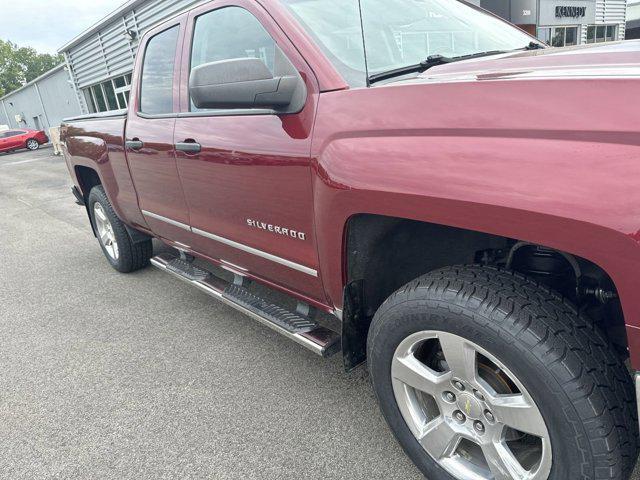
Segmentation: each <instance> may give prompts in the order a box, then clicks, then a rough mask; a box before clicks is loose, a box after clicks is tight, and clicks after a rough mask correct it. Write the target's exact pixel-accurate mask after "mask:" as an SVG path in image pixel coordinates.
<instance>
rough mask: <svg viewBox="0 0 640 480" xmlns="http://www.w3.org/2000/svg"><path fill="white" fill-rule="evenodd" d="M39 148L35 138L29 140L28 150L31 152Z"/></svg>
mask: <svg viewBox="0 0 640 480" xmlns="http://www.w3.org/2000/svg"><path fill="white" fill-rule="evenodd" d="M39 146H40V144H39V143H38V141H37V140H34V139H33V138H32V139H30V140H27V148H28V149H29V150H37V149H38V147H39Z"/></svg>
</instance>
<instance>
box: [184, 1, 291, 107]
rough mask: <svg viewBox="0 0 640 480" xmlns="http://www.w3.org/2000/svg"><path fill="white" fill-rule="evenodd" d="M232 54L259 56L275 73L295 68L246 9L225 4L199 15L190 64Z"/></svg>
mask: <svg viewBox="0 0 640 480" xmlns="http://www.w3.org/2000/svg"><path fill="white" fill-rule="evenodd" d="M235 58H259V59H261V60H262V61H263V62H264V63H265V65H266V66H267V68H269V70H270V71H271V73H272V74H273V75H274V76H284V75H292V74H295V72H296V70H295V68H294V67H293V65H292V64H291V62H289V60H288V59H287V58H286V57H285V56H284V54H283V53H282V51H281V50H280V48H278V46H277V45H276V42H275V41H274V40H273V38H271V36H270V35H269V33H268V32H267V31H266V30H265V28H264V27H263V26H262V24H261V23H260V22H259V21H258V19H257V18H255V17H254V16H253V15H252V14H251V13H249V12H248V11H247V10H245V9H243V8H240V7H226V8H221V9H219V10H214V11H212V12H209V13H206V14H204V15H201V16H200V17H198V18H197V19H196V25H195V31H194V34H193V44H192V47H191V68H195V67H197V66H199V65H202V64H204V63H210V62H217V61H219V60H231V59H235ZM194 109H195V107H193V106H192V110H194Z"/></svg>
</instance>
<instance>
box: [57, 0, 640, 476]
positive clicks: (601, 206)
mask: <svg viewBox="0 0 640 480" xmlns="http://www.w3.org/2000/svg"><path fill="white" fill-rule="evenodd" d="M136 58H137V60H136V65H135V70H134V73H133V83H132V90H131V97H130V99H129V100H130V102H129V109H128V111H118V112H110V113H108V114H90V115H86V116H83V117H79V118H75V119H69V120H67V121H66V122H65V124H64V125H63V129H62V139H63V141H64V144H65V146H64V150H65V157H66V161H67V164H68V167H69V171H70V173H71V176H72V178H73V181H74V183H75V187H74V193H75V195H76V197H77V201H78V203H80V204H82V205H85V206H86V208H87V212H88V214H89V218H90V220H91V225H92V228H93V231H94V233H95V234H96V236H97V238H98V240H99V243H100V246H101V247H102V250H103V252H104V254H105V256H106V258H107V260H108V261H109V262H110V263H111V265H112V266H113V267H114V268H116V269H117V270H119V271H121V272H131V271H133V270H137V269H140V268H143V267H145V266H146V265H147V264H149V263H151V264H153V265H154V266H156V267H158V268H160V269H161V270H163V271H166V272H168V273H171V274H173V275H175V276H176V277H178V278H180V279H182V280H184V281H186V282H188V283H189V284H191V285H193V286H194V287H196V288H198V289H200V290H202V291H204V292H206V293H208V294H210V295H212V296H213V297H215V298H217V299H218V300H220V301H222V302H225V303H226V304H228V305H231V306H233V307H234V308H237V309H238V310H240V311H242V312H244V313H246V314H247V315H249V316H251V317H253V318H254V319H256V320H258V321H260V322H262V323H264V324H265V325H268V326H269V327H271V328H273V329H274V330H276V331H278V332H280V333H282V334H283V335H285V336H286V337H288V338H289V339H291V340H293V341H295V342H297V343H298V344H300V345H303V346H305V347H307V348H309V349H310V350H312V351H313V352H315V353H318V354H320V355H323V356H327V355H330V354H332V353H335V352H341V353H342V355H343V358H344V364H345V367H346V368H347V369H351V368H354V367H356V366H357V365H359V364H361V363H363V362H364V361H365V360H367V364H368V368H369V371H370V375H371V380H372V384H373V388H374V390H375V393H376V395H377V397H378V400H379V404H380V407H381V409H382V412H383V414H384V417H385V419H386V420H387V422H388V424H389V426H390V428H391V429H392V430H393V433H394V434H395V436H396V437H397V439H398V441H399V443H400V444H401V445H402V447H403V448H404V449H405V451H406V452H407V454H408V455H409V457H410V458H411V459H412V460H413V461H414V462H415V464H416V465H417V466H418V468H419V469H420V470H421V471H422V472H423V473H424V474H425V475H426V476H427V477H428V478H430V479H459V480H463V479H520V480H523V479H528V480H538V479H547V478H548V479H553V480H566V479H624V478H628V476H629V475H630V472H631V470H632V469H633V466H634V464H635V461H636V456H637V451H638V415H637V407H636V393H635V389H634V385H636V386H637V385H639V383H638V380H637V378H638V377H636V376H635V373H634V372H635V371H636V370H640V187H639V186H640V108H639V102H638V98H639V94H640V43H639V42H617V43H609V44H599V45H585V46H578V47H568V48H562V49H556V48H548V47H547V46H546V45H543V44H541V43H539V42H538V41H537V40H536V39H535V38H533V37H530V36H529V35H527V34H526V33H524V32H522V31H520V30H519V29H517V28H515V27H513V26H512V25H510V24H508V23H505V22H504V21H502V20H500V19H498V18H497V17H495V16H493V15H491V14H489V13H487V12H485V11H483V10H481V9H478V8H476V7H473V6H471V5H469V4H467V3H464V2H457V1H453V0H384V1H382V0H366V1H362V2H357V1H355V0H253V1H250V0H216V1H214V2H209V3H204V4H201V5H199V6H197V7H195V8H193V9H191V10H189V11H187V12H184V13H182V14H181V15H178V16H176V17H175V18H173V19H171V20H169V21H167V22H165V23H163V24H162V25H160V26H157V27H155V28H153V29H152V30H150V31H148V32H146V33H145V35H144V36H143V38H142V40H141V42H140V50H139V53H138V55H137V57H136ZM152 238H157V239H160V240H161V241H162V242H164V243H165V244H167V245H169V246H170V247H173V248H172V249H164V250H163V251H162V252H158V254H157V255H156V256H153V252H152V251H153V248H152V242H151V239H152ZM220 272H223V273H222V274H221V273H220ZM271 290H273V291H277V292H279V294H277V295H272V294H271V293H272V292H271ZM283 294H284V295H283Z"/></svg>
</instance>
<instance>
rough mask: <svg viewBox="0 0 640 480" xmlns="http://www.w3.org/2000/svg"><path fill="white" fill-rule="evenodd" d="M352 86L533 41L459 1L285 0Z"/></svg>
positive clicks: (512, 48) (507, 25) (508, 25)
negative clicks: (431, 60)
mask: <svg viewBox="0 0 640 480" xmlns="http://www.w3.org/2000/svg"><path fill="white" fill-rule="evenodd" d="M281 1H282V3H284V4H285V5H286V6H287V7H288V8H289V10H290V11H291V12H292V13H293V15H294V16H295V17H296V18H297V19H298V21H299V22H300V24H301V25H302V26H303V27H304V28H305V29H306V30H307V32H308V33H309V34H310V35H311V36H312V37H313V38H314V40H315V41H316V42H317V43H318V46H319V47H320V48H322V49H323V51H324V53H325V54H326V55H327V56H328V57H329V59H330V60H331V61H332V62H333V63H334V65H335V66H336V68H337V69H338V71H340V73H341V74H342V75H343V76H344V77H345V80H347V82H349V84H350V85H351V86H363V85H366V69H365V51H364V48H363V42H362V28H364V39H365V45H366V65H367V67H368V69H369V74H370V75H373V74H375V73H380V72H383V71H388V70H392V69H394V68H399V67H404V66H407V65H413V64H417V63H420V62H421V61H423V60H425V59H426V58H427V57H429V56H430V55H443V56H445V57H458V56H464V55H471V54H474V53H479V52H486V51H494V50H514V49H517V48H523V47H525V46H526V45H528V44H529V42H531V41H532V38H531V37H530V36H528V35H527V34H526V33H524V32H523V31H521V30H519V29H518V28H516V27H514V26H512V25H510V24H508V23H506V22H504V21H502V20H500V19H498V18H495V17H493V16H492V15H489V14H486V13H484V12H483V11H482V10H478V9H476V8H474V7H472V6H470V5H468V4H466V3H463V2H460V1H457V0H361V4H362V28H361V23H360V13H359V8H358V1H357V0H281Z"/></svg>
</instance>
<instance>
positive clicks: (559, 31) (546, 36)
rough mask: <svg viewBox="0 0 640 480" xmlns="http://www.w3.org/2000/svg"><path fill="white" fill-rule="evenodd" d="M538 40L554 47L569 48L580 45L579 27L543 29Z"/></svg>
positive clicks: (539, 30) (539, 32)
mask: <svg viewBox="0 0 640 480" xmlns="http://www.w3.org/2000/svg"><path fill="white" fill-rule="evenodd" d="M538 39H539V40H542V41H543V42H544V43H546V44H548V45H551V46H552V47H568V46H570V45H577V44H578V27H577V26H572V27H541V28H538Z"/></svg>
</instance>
